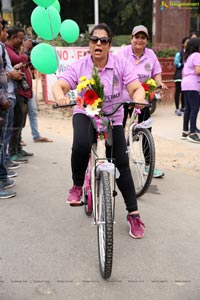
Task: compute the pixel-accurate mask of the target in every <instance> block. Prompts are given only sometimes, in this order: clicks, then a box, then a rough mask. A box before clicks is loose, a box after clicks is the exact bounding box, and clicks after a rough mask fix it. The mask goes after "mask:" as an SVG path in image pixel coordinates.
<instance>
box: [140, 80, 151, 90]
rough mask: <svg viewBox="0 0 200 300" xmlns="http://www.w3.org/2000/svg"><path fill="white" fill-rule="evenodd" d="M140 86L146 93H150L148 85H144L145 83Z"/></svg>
mask: <svg viewBox="0 0 200 300" xmlns="http://www.w3.org/2000/svg"><path fill="white" fill-rule="evenodd" d="M142 86H143V88H144V90H145V91H146V92H148V91H150V88H149V86H148V84H146V83H145V82H143V83H142Z"/></svg>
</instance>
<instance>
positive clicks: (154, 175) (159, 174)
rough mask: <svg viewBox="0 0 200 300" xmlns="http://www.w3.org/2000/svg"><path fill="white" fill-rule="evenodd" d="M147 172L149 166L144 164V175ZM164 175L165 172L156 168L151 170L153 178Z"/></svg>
mask: <svg viewBox="0 0 200 300" xmlns="http://www.w3.org/2000/svg"><path fill="white" fill-rule="evenodd" d="M148 174H149V166H145V169H144V175H146V176H147V175H148ZM164 175H165V173H164V172H163V171H159V170H158V169H156V168H155V169H154V170H153V178H160V177H163V176H164Z"/></svg>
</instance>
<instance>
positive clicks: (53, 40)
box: [47, 8, 59, 66]
mask: <svg viewBox="0 0 200 300" xmlns="http://www.w3.org/2000/svg"><path fill="white" fill-rule="evenodd" d="M47 13H48V17H49V23H50V30H51V34H52V42H53V43H52V44H53V45H52V46H53V48H54V51H55V55H56V61H57V66H58V64H59V60H58V55H57V51H56V45H55V38H54V34H53V27H52V23H51V16H50V13H49V9H48V8H47Z"/></svg>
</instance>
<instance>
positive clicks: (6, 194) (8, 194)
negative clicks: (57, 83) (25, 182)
mask: <svg viewBox="0 0 200 300" xmlns="http://www.w3.org/2000/svg"><path fill="white" fill-rule="evenodd" d="M15 196H16V192H13V191H7V190H4V189H0V199H9V198H12V197H15Z"/></svg>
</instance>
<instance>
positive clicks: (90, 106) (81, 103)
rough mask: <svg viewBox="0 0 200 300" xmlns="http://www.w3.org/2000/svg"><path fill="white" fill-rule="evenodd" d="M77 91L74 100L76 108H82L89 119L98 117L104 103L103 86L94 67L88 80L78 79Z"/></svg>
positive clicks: (83, 77)
mask: <svg viewBox="0 0 200 300" xmlns="http://www.w3.org/2000/svg"><path fill="white" fill-rule="evenodd" d="M77 91H78V93H79V95H78V97H77V98H76V102H77V105H78V107H80V108H82V107H84V108H85V111H86V113H87V115H89V116H91V117H94V116H98V115H100V114H101V108H102V106H103V101H104V86H103V84H102V83H101V81H100V77H99V74H98V71H97V69H96V68H95V67H94V70H93V75H92V77H91V78H90V79H88V78H87V77H86V76H81V77H80V79H79V84H78V85H77Z"/></svg>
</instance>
